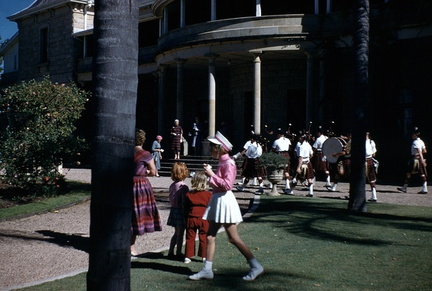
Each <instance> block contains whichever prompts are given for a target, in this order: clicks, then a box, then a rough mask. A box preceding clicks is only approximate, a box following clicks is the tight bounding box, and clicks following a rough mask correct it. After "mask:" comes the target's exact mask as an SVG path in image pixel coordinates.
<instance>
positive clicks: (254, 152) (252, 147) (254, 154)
mask: <svg viewBox="0 0 432 291" xmlns="http://www.w3.org/2000/svg"><path fill="white" fill-rule="evenodd" d="M243 148H244V149H245V150H246V152H245V155H246V156H247V157H248V158H250V159H256V158H259V157H261V155H262V147H261V145H260V144H258V143H257V142H251V141H250V140H248V141H247V142H246V143H245V145H244V146H243Z"/></svg>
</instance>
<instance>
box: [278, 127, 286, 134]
mask: <svg viewBox="0 0 432 291" xmlns="http://www.w3.org/2000/svg"><path fill="white" fill-rule="evenodd" d="M277 134H281V135H285V131H283V130H282V129H280V128H278V130H277Z"/></svg>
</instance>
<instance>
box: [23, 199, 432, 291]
mask: <svg viewBox="0 0 432 291" xmlns="http://www.w3.org/2000/svg"><path fill="white" fill-rule="evenodd" d="M346 208H347V201H342V200H337V199H323V198H305V197H288V196H280V197H268V196H263V197H262V198H261V202H260V205H259V207H258V209H257V210H256V212H255V214H254V215H253V216H252V217H250V218H249V219H247V221H245V222H243V223H242V224H240V226H239V232H240V235H241V237H242V238H243V240H245V241H246V242H247V244H248V245H249V246H250V247H251V249H252V250H253V252H254V253H255V254H256V257H257V258H258V259H259V261H260V262H261V263H262V265H263V266H264V268H265V274H263V275H262V276H261V277H259V278H258V279H257V280H255V281H253V282H243V280H242V279H241V278H242V276H243V275H245V274H246V273H247V272H248V266H247V264H246V262H245V260H244V259H243V257H242V256H241V255H240V253H239V252H238V251H237V250H236V249H235V248H234V247H233V246H232V245H230V244H229V243H228V242H227V239H226V236H225V234H224V233H220V234H219V236H218V239H217V250H216V258H215V261H214V264H213V265H214V269H215V270H214V271H215V278H214V279H213V280H211V281H198V282H194V281H189V280H187V276H188V275H189V274H192V273H194V272H197V271H199V270H200V269H201V266H202V263H201V262H198V261H193V262H192V263H190V264H184V263H182V262H177V261H172V260H168V259H167V258H166V252H163V253H150V254H147V255H146V256H145V257H141V258H138V259H136V260H134V261H132V265H131V267H132V268H131V287H132V290H206V289H208V290H227V289H229V290H432V276H431V274H432V246H431V242H432V209H431V208H428V207H416V206H404V205H389V204H382V203H377V204H368V213H366V214H362V215H350V214H348V213H347V212H346ZM27 289H28V290H85V289H86V285H85V274H80V275H77V276H74V277H70V278H65V279H62V280H58V281H54V282H49V283H45V284H42V285H39V286H33V287H31V288H27Z"/></svg>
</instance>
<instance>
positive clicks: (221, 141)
mask: <svg viewBox="0 0 432 291" xmlns="http://www.w3.org/2000/svg"><path fill="white" fill-rule="evenodd" d="M207 140H208V141H209V142H211V143H214V144H218V145H221V146H222V147H223V148H224V149H225V150H227V151H231V150H232V148H233V145H232V144H231V143H230V142H229V140H228V139H227V138H226V137H224V136H223V134H222V133H220V132H219V131H218V132H216V135H215V136H209V137H208V138H207Z"/></svg>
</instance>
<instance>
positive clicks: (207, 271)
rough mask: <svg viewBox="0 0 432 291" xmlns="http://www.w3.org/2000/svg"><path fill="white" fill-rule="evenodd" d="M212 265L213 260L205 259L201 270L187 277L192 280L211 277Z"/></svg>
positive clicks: (212, 275)
mask: <svg viewBox="0 0 432 291" xmlns="http://www.w3.org/2000/svg"><path fill="white" fill-rule="evenodd" d="M212 267H213V262H209V261H205V262H204V267H203V268H202V270H201V271H199V272H198V273H196V274H194V275H191V276H189V279H190V280H194V281H198V280H201V279H213V277H214V274H213V270H212Z"/></svg>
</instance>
